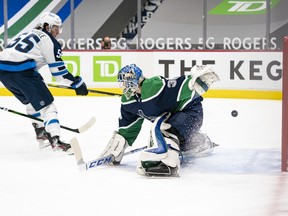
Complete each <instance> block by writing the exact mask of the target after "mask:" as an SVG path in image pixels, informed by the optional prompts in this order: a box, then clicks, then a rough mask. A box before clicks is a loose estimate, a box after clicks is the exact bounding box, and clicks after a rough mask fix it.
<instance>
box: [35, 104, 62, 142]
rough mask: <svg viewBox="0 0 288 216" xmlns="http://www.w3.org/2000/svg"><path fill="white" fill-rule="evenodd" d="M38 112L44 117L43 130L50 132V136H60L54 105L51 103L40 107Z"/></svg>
mask: <svg viewBox="0 0 288 216" xmlns="http://www.w3.org/2000/svg"><path fill="white" fill-rule="evenodd" d="M40 112H41V115H42V116H43V119H44V126H45V130H46V131H47V132H48V133H50V134H51V136H52V137H53V136H60V124H59V119H58V114H57V109H56V106H55V105H54V104H53V103H51V104H49V105H48V106H46V107H44V108H43V109H41V110H40Z"/></svg>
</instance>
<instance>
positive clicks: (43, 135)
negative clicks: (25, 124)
mask: <svg viewBox="0 0 288 216" xmlns="http://www.w3.org/2000/svg"><path fill="white" fill-rule="evenodd" d="M32 125H33V127H34V130H35V133H36V140H37V142H38V143H39V148H40V149H43V148H46V147H47V146H50V142H49V140H48V134H47V132H46V130H45V128H44V127H41V126H40V125H38V124H37V123H32Z"/></svg>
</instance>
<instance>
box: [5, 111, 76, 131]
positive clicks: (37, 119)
mask: <svg viewBox="0 0 288 216" xmlns="http://www.w3.org/2000/svg"><path fill="white" fill-rule="evenodd" d="M0 109H1V110H3V111H6V112H10V113H13V114H16V115H20V116H23V117H26V118H30V119H33V120H36V121H39V122H44V121H43V119H39V118H37V117H34V116H32V115H28V114H24V113H21V112H18V111H16V110H12V109H8V108H6V107H0ZM60 127H61V128H62V129H65V130H69V131H72V132H74V133H80V131H79V129H78V128H76V129H74V128H70V127H66V126H63V125H60Z"/></svg>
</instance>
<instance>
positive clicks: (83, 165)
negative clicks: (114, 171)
mask: <svg viewBox="0 0 288 216" xmlns="http://www.w3.org/2000/svg"><path fill="white" fill-rule="evenodd" d="M70 144H71V147H72V149H73V152H74V156H75V159H76V163H77V165H78V168H79V170H80V171H84V170H90V169H92V168H96V167H99V166H102V165H104V164H109V163H111V162H113V160H114V156H113V155H109V156H106V157H100V158H97V159H94V160H91V161H89V162H85V161H84V159H83V155H82V151H81V148H80V145H79V142H78V140H77V138H76V137H74V138H73V139H71V141H70ZM146 148H147V146H143V147H140V148H136V149H133V150H131V151H128V152H125V153H124V156H126V155H130V154H134V153H136V152H139V151H142V150H144V149H146Z"/></svg>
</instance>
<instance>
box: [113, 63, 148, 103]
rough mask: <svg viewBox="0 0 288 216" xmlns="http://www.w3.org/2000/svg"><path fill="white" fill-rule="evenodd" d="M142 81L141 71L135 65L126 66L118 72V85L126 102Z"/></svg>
mask: <svg viewBox="0 0 288 216" xmlns="http://www.w3.org/2000/svg"><path fill="white" fill-rule="evenodd" d="M143 79H144V77H143V74H142V70H141V69H140V68H139V67H137V66H136V65H135V64H130V65H126V66H125V67H123V68H122V69H121V70H120V71H119V72H118V84H119V87H120V88H121V89H122V90H123V94H124V95H125V97H126V98H127V100H129V99H130V98H131V97H132V96H134V95H135V93H136V90H137V89H138V87H139V84H140V82H141V81H142V80H143Z"/></svg>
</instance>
